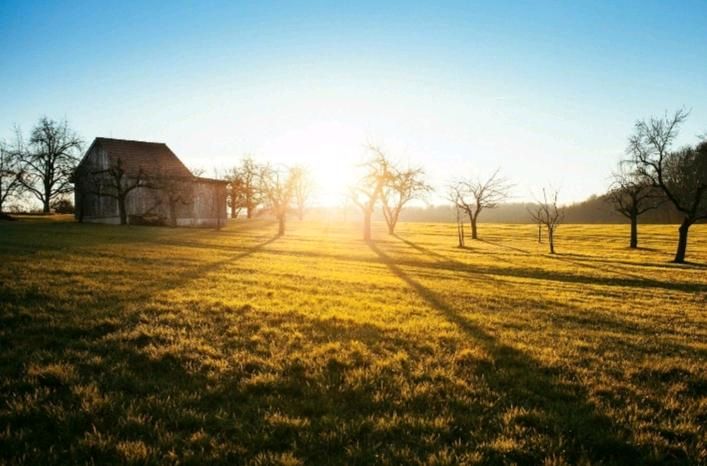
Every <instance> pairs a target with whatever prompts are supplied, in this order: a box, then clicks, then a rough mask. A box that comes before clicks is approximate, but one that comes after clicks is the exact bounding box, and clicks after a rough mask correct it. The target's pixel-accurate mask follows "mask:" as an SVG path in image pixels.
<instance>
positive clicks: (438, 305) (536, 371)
mask: <svg viewBox="0 0 707 466" xmlns="http://www.w3.org/2000/svg"><path fill="white" fill-rule="evenodd" d="M369 247H370V248H371V250H372V251H373V252H375V253H376V255H377V256H378V257H379V258H380V260H381V262H383V263H384V264H385V265H386V266H387V267H388V268H389V269H390V271H391V272H392V273H393V274H394V275H396V276H397V277H399V278H400V279H401V280H402V281H403V282H405V283H406V284H407V285H408V286H409V287H410V288H411V289H413V290H414V291H415V292H416V293H417V294H418V295H419V296H420V297H421V298H422V299H423V300H424V301H425V302H427V304H428V305H430V306H431V307H432V308H434V309H435V310H437V311H438V312H440V313H441V314H442V315H443V316H444V317H445V318H446V319H448V320H449V321H450V322H452V323H454V324H456V325H457V326H458V328H459V329H460V330H461V331H463V332H464V333H465V334H466V335H467V336H468V337H470V338H472V339H473V340H474V342H476V343H477V344H478V345H479V346H481V347H482V348H483V349H484V350H486V351H487V352H488V353H489V354H490V355H491V356H492V358H493V360H494V363H493V366H492V367H488V368H487V369H486V370H484V372H483V375H484V377H485V378H486V380H487V381H488V382H489V384H490V385H491V386H492V387H493V388H494V389H495V390H496V391H497V392H498V393H501V394H504V395H505V396H504V400H503V403H507V404H508V406H521V407H525V408H527V409H529V410H540V411H542V412H543V413H544V420H543V425H540V426H538V427H539V428H540V429H546V430H547V432H548V434H549V435H551V436H553V437H555V438H556V439H557V440H558V441H562V440H563V441H565V442H568V443H569V445H571V456H572V457H571V458H568V459H569V460H570V461H571V462H576V461H579V460H581V459H583V458H582V455H586V456H587V457H588V458H589V459H591V460H593V461H601V462H611V463H617V464H635V463H640V462H641V458H642V456H643V455H644V453H643V452H641V451H640V450H639V449H638V448H637V447H635V446H633V445H631V444H630V443H629V441H628V439H629V437H630V434H629V432H627V431H626V429H623V428H621V427H619V426H616V425H614V424H613V423H612V421H611V420H610V419H609V418H608V417H606V416H604V415H601V414H599V413H597V412H596V409H595V407H594V406H592V405H591V404H590V403H589V402H588V401H587V400H586V393H585V391H584V389H583V388H582V387H581V386H579V385H577V384H571V383H569V382H566V381H562V380H561V379H560V376H561V375H562V374H560V373H558V372H559V371H558V370H557V369H555V368H551V367H546V366H543V365H542V364H541V363H539V362H538V361H536V360H534V359H532V358H531V357H530V356H528V355H526V354H524V353H523V352H521V351H519V350H517V349H515V348H513V347H511V346H509V345H506V344H504V343H502V342H500V341H499V340H498V339H497V338H496V337H494V336H492V335H491V334H489V333H488V332H487V331H485V330H484V329H482V328H481V327H479V326H478V325H477V324H475V323H473V322H471V321H469V320H468V319H466V318H464V317H463V316H462V315H461V314H460V313H459V311H458V310H457V309H455V308H454V307H452V306H451V305H449V304H447V303H446V302H445V301H444V300H443V299H442V298H441V297H439V296H438V295H437V294H435V293H434V292H433V291H431V290H430V289H428V288H426V287H425V286H424V285H422V284H421V283H419V282H418V281H416V280H415V279H413V278H412V277H411V276H410V275H409V274H407V273H406V272H405V271H404V270H403V269H402V268H401V267H400V266H399V265H398V264H397V263H396V262H395V261H394V260H393V259H392V258H391V257H390V256H388V255H387V254H386V253H385V252H383V251H382V250H381V249H380V248H379V247H378V246H377V245H376V244H375V243H373V242H370V243H369ZM560 439H562V440H560ZM568 453H569V452H568ZM513 460H515V461H521V462H527V461H532V458H523V457H519V458H513Z"/></svg>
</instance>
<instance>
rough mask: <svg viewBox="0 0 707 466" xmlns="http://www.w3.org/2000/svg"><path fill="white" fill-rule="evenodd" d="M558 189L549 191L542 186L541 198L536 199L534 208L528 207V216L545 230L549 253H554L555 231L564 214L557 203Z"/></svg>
mask: <svg viewBox="0 0 707 466" xmlns="http://www.w3.org/2000/svg"><path fill="white" fill-rule="evenodd" d="M558 194H559V193H558V191H557V190H554V191H550V192H549V193H548V190H546V189H545V188H543V197H542V200H539V201H537V205H536V206H535V207H534V208H530V209H529V213H530V217H531V218H532V219H533V221H535V222H536V223H537V224H538V225H542V226H544V227H545V230H546V231H547V241H548V243H550V254H555V231H557V227H558V226H559V225H560V223H561V222H562V218H563V216H564V212H563V209H562V208H560V207H558V205H557V197H558Z"/></svg>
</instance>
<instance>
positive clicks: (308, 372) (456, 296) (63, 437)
mask: <svg viewBox="0 0 707 466" xmlns="http://www.w3.org/2000/svg"><path fill="white" fill-rule="evenodd" d="M676 230H677V228H676V227H674V226H642V227H641V230H640V235H641V236H640V241H641V243H642V246H643V247H644V248H643V249H639V250H636V251H631V250H629V249H628V248H627V247H626V244H627V240H628V238H627V234H628V228H627V227H625V226H578V225H564V226H561V227H560V230H559V232H558V238H557V249H558V252H559V254H557V255H556V256H554V257H553V256H549V255H547V254H546V245H538V244H537V243H536V242H535V240H534V232H535V229H534V227H533V226H522V225H517V226H509V225H481V227H480V235H481V236H482V238H483V241H473V242H472V241H469V242H468V247H467V248H466V249H458V248H456V247H455V242H456V237H455V229H454V226H453V225H443V224H401V225H400V226H399V234H398V236H395V237H393V236H388V235H387V234H385V232H384V231H383V228H382V225H377V230H376V232H375V237H376V238H377V240H376V241H375V242H373V243H371V244H366V243H364V242H363V241H360V240H359V231H358V229H357V228H356V227H355V226H354V225H348V224H345V225H340V224H336V223H314V222H304V223H296V222H292V223H291V225H290V229H289V231H288V233H287V235H286V236H285V237H282V238H276V237H275V236H274V234H275V231H276V226H275V225H273V224H270V223H268V222H264V221H254V222H252V223H245V222H237V223H234V224H231V225H230V226H229V227H228V228H226V229H225V230H223V231H221V232H216V231H212V230H189V229H166V228H150V227H116V226H103V225H79V224H75V223H69V222H56V221H52V222H41V221H37V220H35V219H33V220H32V221H20V222H5V223H2V224H0V261H2V267H1V268H0V463H7V464H16V463H31V464H66V463H96V464H106V463H138V464H142V463H177V462H179V463H182V464H184V463H186V464H204V463H223V464H241V463H244V464H258V465H260V464H300V463H304V464H372V463H377V464H419V463H422V464H475V463H479V464H513V463H517V464H554V465H559V464H590V463H591V464H651V463H653V464H658V463H660V464H664V463H668V464H669V463H675V464H700V463H702V464H704V463H705V462H707V446H706V441H705V439H706V432H705V427H704V426H705V424H707V375H706V373H705V367H706V366H707V315H706V313H705V311H706V309H707V265H706V264H707V225H698V226H695V227H693V229H692V231H691V238H690V244H689V249H688V258H689V259H690V260H692V261H693V262H694V263H693V264H691V265H684V266H678V265H674V264H671V263H669V260H670V259H671V258H672V253H673V248H674V246H675V240H676V234H677V231H676Z"/></svg>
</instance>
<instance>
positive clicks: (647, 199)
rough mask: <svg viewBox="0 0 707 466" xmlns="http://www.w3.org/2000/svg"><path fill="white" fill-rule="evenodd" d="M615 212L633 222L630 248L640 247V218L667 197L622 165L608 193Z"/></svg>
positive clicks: (645, 179) (642, 177) (614, 175)
mask: <svg viewBox="0 0 707 466" xmlns="http://www.w3.org/2000/svg"><path fill="white" fill-rule="evenodd" d="M607 196H608V200H609V201H610V202H611V204H612V206H613V208H614V210H615V211H616V212H618V213H620V214H621V215H623V216H624V217H626V218H628V219H629V221H630V222H631V237H630V242H629V247H631V248H632V249H635V248H637V247H638V217H639V216H640V215H642V214H644V213H646V212H648V211H649V210H652V209H656V208H658V207H659V206H660V205H661V204H662V203H663V202H664V201H665V196H663V194H662V192H661V191H660V190H659V189H658V188H656V187H654V186H653V184H652V183H651V182H650V180H648V179H647V178H646V177H644V176H642V175H641V174H640V173H637V172H636V171H635V170H630V169H627V167H626V164H625V163H620V164H619V168H618V170H617V171H616V172H614V174H613V182H612V183H611V186H610V187H609V192H608V193H607Z"/></svg>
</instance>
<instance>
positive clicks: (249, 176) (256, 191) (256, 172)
mask: <svg viewBox="0 0 707 466" xmlns="http://www.w3.org/2000/svg"><path fill="white" fill-rule="evenodd" d="M237 170H238V176H239V180H240V181H239V184H238V186H237V189H238V192H237V193H236V199H241V201H240V202H241V203H242V206H243V208H245V211H246V217H247V218H253V214H254V213H255V209H256V208H257V207H258V205H259V204H260V203H261V202H262V200H263V197H264V196H265V195H266V193H265V192H263V191H261V189H260V188H262V185H261V181H262V178H263V176H264V175H267V174H268V173H266V172H267V171H269V170H270V168H268V167H265V166H263V165H260V164H259V163H257V162H256V161H255V160H253V158H252V157H251V156H246V157H245V158H244V159H243V160H242V161H241V165H240V166H239V167H238V168H237Z"/></svg>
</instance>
